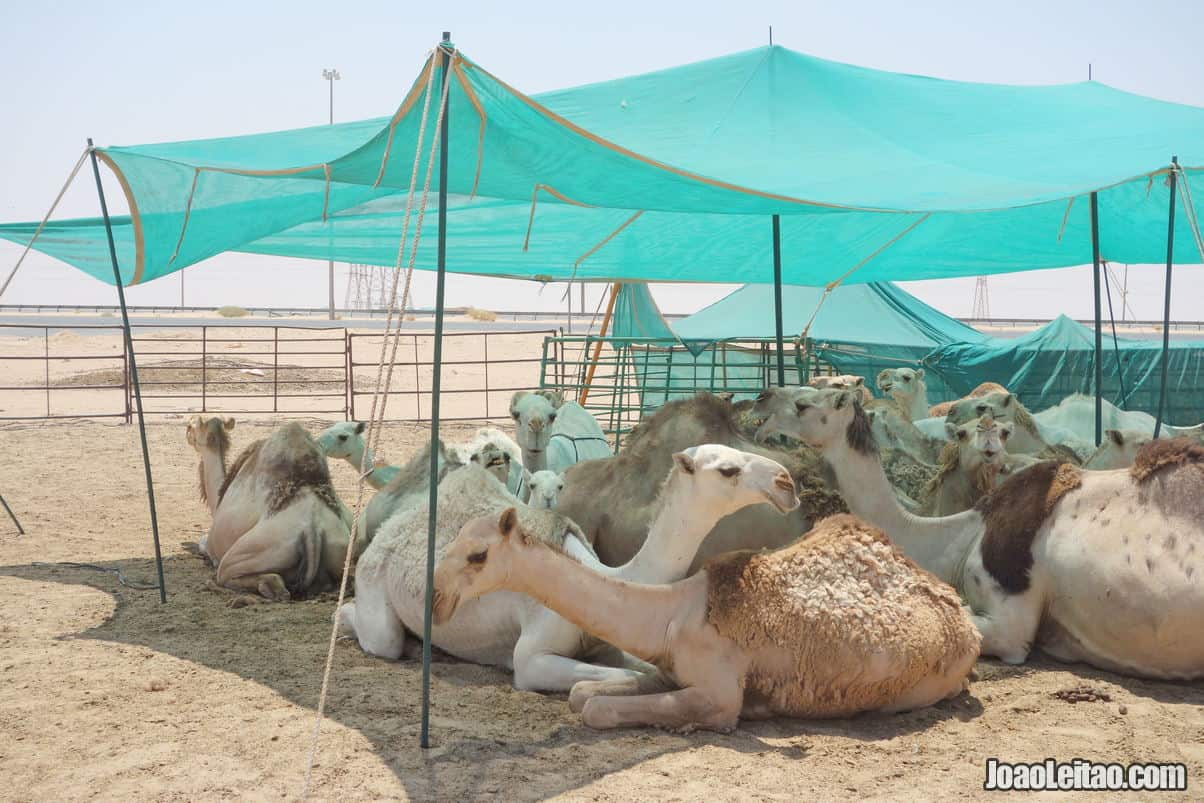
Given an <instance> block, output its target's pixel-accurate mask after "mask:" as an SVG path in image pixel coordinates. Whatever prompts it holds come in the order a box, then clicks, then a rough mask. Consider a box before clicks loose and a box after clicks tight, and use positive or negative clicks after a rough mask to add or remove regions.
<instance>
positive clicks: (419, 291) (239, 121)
mask: <svg viewBox="0 0 1204 803" xmlns="http://www.w3.org/2000/svg"><path fill="white" fill-rule="evenodd" d="M1202 23H1204V3H1200V2H1198V0H1181V2H1175V1H1174V0H1147V2H1144V3H1135V2H1131V0H1129V1H1128V2H1118V1H1117V0H1096V1H1095V2H1088V1H1087V0H1053V1H1052V2H1051V1H1050V0H1044V2H1033V1H1032V0H1016V1H1015V2H1011V3H992V4H987V3H978V2H965V0H960V1H958V0H917V2H912V3H899V2H886V1H882V2H870V1H868V0H862V1H861V2H857V1H856V0H845V1H844V2H809V3H804V2H797V0H796V1H795V2H757V1H756V0H750V1H746V2H740V3H732V2H712V1H711V0H694V1H693V2H672V3H669V2H661V3H657V2H650V0H643V1H642V2H630V0H618V1H615V0H612V1H611V2H607V3H591V4H577V3H565V2H549V1H547V0H538V1H537V2H517V3H516V2H511V3H489V2H481V1H479V0H476V1H474V2H457V3H445V4H435V3H429V4H428V3H397V2H391V3H386V2H362V1H357V0H345V1H344V2H342V3H317V2H312V1H311V0H293V2H287V3H285V2H246V0H242V1H241V2H231V1H230V0H209V2H205V3H201V4H179V3H163V2H146V1H145V0H122V2H119V3H113V4H108V5H97V4H94V3H85V2H53V0H47V1H46V2H42V3H20V4H17V3H6V4H5V8H4V11H3V14H2V15H0V75H3V76H4V88H3V91H0V122H2V124H0V175H2V176H3V180H2V181H0V220H3V221H16V220H36V219H40V218H41V217H42V215H43V214H45V211H46V209H47V207H48V206H49V204H50V202H51V201H52V200H53V198H54V196H55V194H56V193H57V191H58V189H59V187H60V186H61V184H62V182H63V180H64V179H65V178H66V176H67V173H68V171H69V170H70V168H71V166H72V165H73V164H74V162H75V160H76V158H78V156H79V154H80V152H81V150H82V149H83V147H84V141H85V139H86V138H87V137H88V136H92V137H93V138H94V139H95V140H96V142H97V143H98V144H103V145H115V144H136V143H145V142H156V141H164V140H176V139H195V138H201V137H212V136H224V135H232V134H242V133H250V132H256V131H268V130H275V129H286V128H295V127H300V126H307V125H314V124H318V123H323V122H325V121H326V119H327V83H326V82H325V81H324V80H322V78H321V72H322V69H323V68H324V67H335V68H337V69H338V70H339V71H340V73H341V74H342V76H343V78H342V80H340V81H339V82H337V83H336V84H335V110H334V113H335V119H336V120H338V121H345V120H352V119H359V118H365V117H373V116H380V115H385V114H389V113H391V112H392V111H393V110H394V109H395V107H396V104H397V103H398V101H399V99H400V98H401V96H402V94H403V92H404V91H405V89H406V88H407V87H408V86H409V85H410V83H411V81H412V80H413V78H414V76H415V74H416V73H417V70H418V69H419V67H420V65H421V62H422V60H423V57H424V55H425V53H426V51H427V50H428V49H429V48H430V47H431V46H433V45H434V44H435V42H436V41H437V40H438V38H439V36H440V32H441V31H443V30H450V31H451V32H452V35H453V37H452V38H453V40H454V41H455V42H456V44H457V45H458V46H459V47H460V48H461V49H462V50H464V52H465V53H466V54H468V55H469V56H470V57H472V58H473V59H474V60H476V61H477V62H479V63H481V64H482V65H484V66H486V67H487V68H488V69H489V70H490V71H491V72H493V73H494V74H496V75H498V76H499V77H501V78H503V79H504V80H506V81H507V82H509V83H511V84H512V85H514V86H516V87H518V88H519V89H521V90H523V91H525V92H529V93H535V92H540V91H543V90H548V89H554V88H560V87H565V86H572V85H576V84H580V83H586V82H590V81H598V80H605V79H609V78H616V77H619V76H623V75H630V74H634V73H640V72H646V71H648V70H654V69H660V68H664V67H669V66H672V65H676V64H681V63H685V62H689V61H696V60H700V59H704V58H711V57H714V56H719V55H722V54H725V53H730V52H734V51H738V50H744V49H747V48H750V47H756V46H759V45H762V44H765V43H766V42H767V38H768V36H767V29H768V26H769V25H773V28H774V41H775V43H777V44H781V45H784V46H786V47H789V48H792V49H794V50H800V51H803V52H807V53H811V54H814V55H816V56H821V57H824V58H829V59H834V60H838V61H844V62H849V63H853V64H860V65H864V66H867V67H874V68H878V69H885V70H895V71H900V72H910V73H919V74H926V75H932V76H937V77H942V78H956V79H961V80H970V81H990V82H1000V83H1012V84H1046V83H1063V82H1070V81H1079V80H1083V79H1085V78H1086V77H1087V64H1088V63H1089V62H1090V63H1092V64H1093V65H1094V77H1095V78H1096V80H1100V81H1103V82H1106V83H1108V84H1111V85H1113V86H1115V87H1118V88H1120V89H1125V90H1127V91H1131V92H1136V93H1139V94H1143V95H1150V96H1153V97H1157V98H1161V99H1165V100H1171V101H1175V102H1179V103H1189V104H1192V105H1197V106H1204V81H1202V80H1201V79H1202V77H1204V49H1201V48H1200V46H1199V34H1200V31H1201V30H1204V24H1202ZM109 198H110V203H111V204H112V205H113V206H115V207H116V208H115V209H114V213H116V214H120V213H124V211H125V210H124V209H123V208H122V206H121V199H120V194H119V193H117V192H115V191H111V192H110V193H109ZM97 213H98V208H97V203H96V195H95V187H94V185H93V183H92V178H91V176H90V174H87V173H84V174H81V177H80V179H77V181H76V184H75V186H74V187H73V189H72V190H71V191H70V192H69V193H68V195H67V197H66V199H65V200H64V203H63V204H62V205H61V206H60V211H59V213H58V216H59V217H80V216H93V215H96V214H97ZM19 253H20V251H19V249H17V248H16V247H15V246H13V245H11V244H8V243H0V276H3V275H7V272H8V270H9V269H11V266H12V265H13V264H14V263H15V261H16V258H17V256H18V255H19ZM1118 272H1119V268H1118ZM1162 281H1163V269H1162V268H1161V267H1160V266H1141V267H1138V266H1134V267H1133V268H1132V269H1131V270H1130V273H1129V290H1130V295H1129V304H1130V306H1131V307H1132V308H1133V311H1134V313H1135V314H1136V316H1137V317H1140V318H1157V317H1161V313H1162ZM990 283H991V304H992V311H993V312H994V313H995V314H996V315H1010V316H1017V317H1052V316H1053V315H1056V314H1057V313H1059V312H1066V313H1067V314H1070V315H1072V316H1075V317H1086V316H1088V315H1089V314H1090V312H1091V281H1090V273H1089V271H1088V270H1084V269H1081V268H1072V269H1066V270H1058V271H1042V272H1036V273H1027V274H1018V275H1012V276H1004V277H997V278H992V279H991V280H990ZM345 285H346V279H345V274H343V273H342V272H340V274H339V277H338V282H337V301H338V303H339V304H340V305H341V304H342V301H343V294H344V290H345ZM433 286H434V282H433V277H432V276H430V275H429V274H425V275H424V274H420V275H419V276H418V277H417V278H416V280H415V300H416V303H417V304H418V305H422V306H426V305H430V304H431V303H432V302H433V298H434V290H433ZM185 287H186V301H187V303H188V304H190V305H194V304H195V305H213V306H218V305H221V304H242V305H245V306H249V305H257V306H262V305H267V304H277V305H280V306H324V305H325V303H326V292H327V291H326V265H325V263H315V262H308V261H303V260H284V259H277V258H266V257H249V256H241V255H233V254H229V255H223V256H220V257H217V258H214V259H211V260H208V261H206V262H203V263H201V264H199V265H197V266H194V267H191V268H189V269H188V270H187V271H186V278H185ZM905 287H906V288H907V289H908V290H909V291H911V292H914V293H916V294H917V295H919V296H920V297H921V298H923V299H924V300H926V301H928V302H929V303H932V304H934V305H936V306H938V307H940V308H941V309H943V310H945V311H946V312H949V313H950V314H953V315H962V316H964V315H968V314H969V313H970V308H971V303H972V298H973V287H974V280H973V279H963V280H950V281H943V282H924V283H911V284H907V285H905ZM1175 288H1176V293H1175V297H1174V301H1173V304H1172V315H1173V317H1175V318H1179V319H1197V318H1201V317H1204V314H1202V313H1201V312H1200V311H1199V310H1198V308H1197V304H1196V299H1199V298H1200V297H1201V290H1204V268H1202V267H1199V266H1188V267H1179V268H1176V275H1175ZM730 289H731V288H730V287H726V286H686V287H682V286H672V287H670V286H667V285H662V286H658V287H655V288H654V293H655V295H656V296H657V298H658V300H659V301H660V303H661V306H662V307H663V308H664V310H665V311H666V312H689V311H692V310H694V309H697V308H698V307H700V306H702V305H704V304H706V303H709V302H710V301H712V300H714V299H715V298H717V297H719V296H721V295H723V294H724V293H725V292H727V291H728V290H730ZM598 292H599V291H598V290H597V289H591V291H590V300H589V303H588V306H589V307H590V308H591V309H592V308H593V305H594V304H595V303H596V302H597V299H598ZM562 294H563V285H558V286H549V287H547V288H543V289H542V291H541V290H540V288H539V286H538V285H536V284H533V283H530V282H519V281H513V280H500V279H479V278H474V277H455V276H452V277H449V281H448V303H449V304H451V305H475V306H480V307H487V308H492V309H560V308H563V302H562V301H561V296H562ZM573 295H574V297H576V296H577V293H576V291H574V293H573ZM128 297H129V301H130V303H134V304H137V303H144V304H150V303H157V304H168V303H178V301H179V297H180V281H179V277H178V276H171V277H166V278H164V279H160V280H157V281H155V282H151V283H149V284H147V285H145V286H141V287H135V288H132V289H131V290H130V291H129V294H128ZM114 299H115V293H114V290H113V289H112V288H111V287H109V286H107V285H103V284H101V283H99V282H97V281H95V280H93V279H90V278H88V277H87V276H85V275H84V274H82V273H80V272H78V271H75V270H74V269H71V268H68V267H66V266H64V265H62V264H61V263H57V262H55V261H54V260H51V259H49V258H46V257H42V256H40V255H36V254H34V255H31V257H30V258H29V259H28V260H27V261H26V264H25V266H24V267H23V268H22V272H21V274H19V276H18V278H17V280H16V281H14V283H13V286H12V287H11V288H10V289H9V292H8V293H7V294H6V295H5V296H4V298H3V299H0V302H2V303H17V302H25V303H82V304H87V303H111V302H112V300H114ZM1118 303H1119V302H1118ZM1118 317H1119V309H1118Z"/></svg>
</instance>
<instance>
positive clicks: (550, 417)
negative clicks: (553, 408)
mask: <svg viewBox="0 0 1204 803" xmlns="http://www.w3.org/2000/svg"><path fill="white" fill-rule="evenodd" d="M555 420H556V413H548V423H549V424H551V423H553V422H554V421H555Z"/></svg>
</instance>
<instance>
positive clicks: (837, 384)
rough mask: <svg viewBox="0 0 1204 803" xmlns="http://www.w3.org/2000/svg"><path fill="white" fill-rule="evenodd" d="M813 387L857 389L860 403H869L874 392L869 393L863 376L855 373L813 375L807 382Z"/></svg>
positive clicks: (872, 398)
mask: <svg viewBox="0 0 1204 803" xmlns="http://www.w3.org/2000/svg"><path fill="white" fill-rule="evenodd" d="M807 385H808V386H809V387H813V388H819V389H821V390H822V389H824V388H832V389H834V390H857V391H860V392H861V403H862V404H869V403H870V402H871V401H873V400H874V394H873V393H870V389H869V388H867V387H866V386H865V377H864V376H857V375H855V374H841V375H840V376H813V377H811V381H810V382H808V383H807Z"/></svg>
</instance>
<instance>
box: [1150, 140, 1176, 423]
mask: <svg viewBox="0 0 1204 803" xmlns="http://www.w3.org/2000/svg"><path fill="white" fill-rule="evenodd" d="M1178 177H1179V157H1178V156H1172V157H1171V176H1170V179H1171V192H1170V197H1171V200H1170V208H1169V210H1168V211H1167V214H1166V291H1165V296H1166V297H1165V299H1164V301H1163V307H1162V383H1161V386H1160V388H1159V390H1158V416H1157V417H1156V418H1155V419H1154V437H1155V438H1157V437H1158V435H1159V434H1160V433H1161V432H1162V416H1163V413H1164V412H1165V410H1166V377H1167V371H1168V370H1169V369H1170V350H1171V265H1173V264H1174V262H1175V190H1176V189H1178V187H1177V185H1176V183H1175V182H1176V180H1177V179H1178Z"/></svg>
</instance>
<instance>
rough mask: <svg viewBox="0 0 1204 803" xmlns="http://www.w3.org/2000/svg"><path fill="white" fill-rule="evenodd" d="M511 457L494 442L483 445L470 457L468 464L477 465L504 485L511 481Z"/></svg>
mask: <svg viewBox="0 0 1204 803" xmlns="http://www.w3.org/2000/svg"><path fill="white" fill-rule="evenodd" d="M510 460H511V458H510V455H509V454H508V453H507V452H505V451H503V450H502V448H501V447H500V446H498V445H497V444H496V443H493V442H492V441H486V442H485V443H482V444H481V445H480V446H479V447H478V448H477V450H476V451H475V452H473V453H472V454H471V455H469V457H468V462H470V463H475V464H476V465H478V466H480V467H481V468H483V469H485V470H486V471H488V472H489V473H490V474H492V475H493V476H495V477H497V478H498V481H499V482H501V483H502V485H505V484H506V481H507V480H509V479H510Z"/></svg>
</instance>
